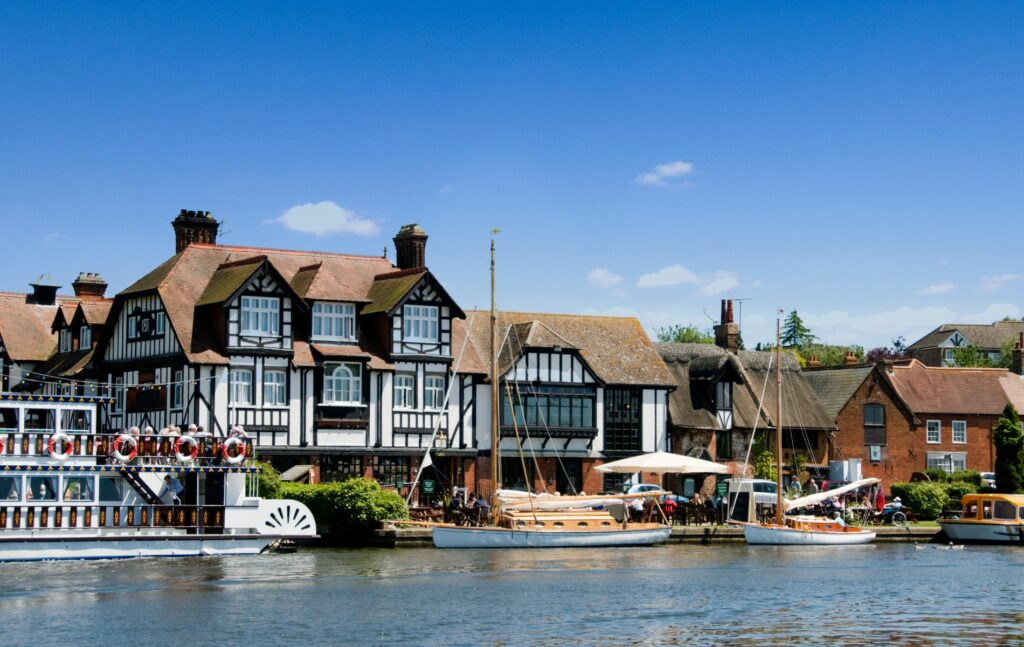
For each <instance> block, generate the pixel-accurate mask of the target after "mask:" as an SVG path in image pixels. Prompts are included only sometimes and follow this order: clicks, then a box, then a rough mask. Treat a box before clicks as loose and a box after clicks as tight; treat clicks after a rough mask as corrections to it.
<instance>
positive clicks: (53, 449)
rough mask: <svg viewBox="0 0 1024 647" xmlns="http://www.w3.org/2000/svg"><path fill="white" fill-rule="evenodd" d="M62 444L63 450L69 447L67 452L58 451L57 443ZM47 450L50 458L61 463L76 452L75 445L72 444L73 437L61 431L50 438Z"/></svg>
mask: <svg viewBox="0 0 1024 647" xmlns="http://www.w3.org/2000/svg"><path fill="white" fill-rule="evenodd" d="M58 441H59V442H60V448H61V449H62V450H63V449H64V448H65V447H67V451H57V442H58ZM46 450H47V451H48V452H49V453H50V456H51V457H53V458H56V459H57V460H59V461H63V460H67V458H68V456H71V454H72V453H73V452H74V451H75V444H74V443H73V442H71V437H70V436H68V435H67V434H66V433H64V432H62V431H59V432H57V433H55V434H52V435H51V436H50V440H49V442H47V443H46Z"/></svg>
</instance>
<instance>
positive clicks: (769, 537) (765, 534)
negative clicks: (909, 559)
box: [743, 523, 875, 546]
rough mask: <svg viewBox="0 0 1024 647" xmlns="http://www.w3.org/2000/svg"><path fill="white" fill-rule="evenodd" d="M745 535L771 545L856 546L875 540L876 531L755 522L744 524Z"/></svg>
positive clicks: (747, 538)
mask: <svg viewBox="0 0 1024 647" xmlns="http://www.w3.org/2000/svg"><path fill="white" fill-rule="evenodd" d="M743 536H744V538H745V539H746V540H747V543H748V544H757V545H770V546H854V545H857V544H867V543H870V542H872V541H874V540H875V533H874V532H872V531H870V530H863V529H859V528H847V529H845V530H841V531H834V530H828V531H822V530H804V529H799V528H790V527H788V526H774V525H772V526H768V525H761V524H755V523H745V524H743Z"/></svg>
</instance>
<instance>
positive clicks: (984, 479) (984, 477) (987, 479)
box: [981, 472, 996, 487]
mask: <svg viewBox="0 0 1024 647" xmlns="http://www.w3.org/2000/svg"><path fill="white" fill-rule="evenodd" d="M981 484H982V485H984V486H985V487H995V486H996V473H995V472H982V473H981Z"/></svg>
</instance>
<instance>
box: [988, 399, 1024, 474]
mask: <svg viewBox="0 0 1024 647" xmlns="http://www.w3.org/2000/svg"><path fill="white" fill-rule="evenodd" d="M993 436H994V444H995V446H996V466H995V473H996V489H997V490H998V491H999V492H1005V493H1007V494H1016V493H1019V492H1021V491H1022V489H1024V434H1022V433H1021V428H1020V417H1019V416H1018V415H1017V410H1016V409H1014V408H1013V405H1012V404H1007V405H1006V408H1005V409H1003V415H1002V416H1001V417H1000V418H999V422H997V423H996V428H995V431H994V434H993Z"/></svg>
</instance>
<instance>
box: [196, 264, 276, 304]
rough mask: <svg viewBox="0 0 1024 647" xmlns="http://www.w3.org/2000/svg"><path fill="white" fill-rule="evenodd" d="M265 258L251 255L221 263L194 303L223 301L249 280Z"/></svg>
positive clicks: (217, 302) (218, 302)
mask: <svg viewBox="0 0 1024 647" xmlns="http://www.w3.org/2000/svg"><path fill="white" fill-rule="evenodd" d="M266 260H267V257H266V256H253V257H252V258H246V259H242V260H238V261H233V262H230V263H222V264H221V265H220V267H218V268H217V271H216V272H214V273H213V276H212V277H210V282H209V283H207V284H206V289H205V290H203V294H202V295H201V296H200V297H199V301H197V302H196V305H197V306H208V305H214V304H220V303H224V302H225V301H227V300H228V299H229V298H230V297H231V295H233V294H234V293H235V292H236V291H237V290H239V289H241V288H242V287H243V286H244V285H245V284H246V283H248V282H249V279H251V278H252V275H253V274H255V273H256V271H257V270H259V269H260V268H261V267H262V266H263V263H264V262H266Z"/></svg>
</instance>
